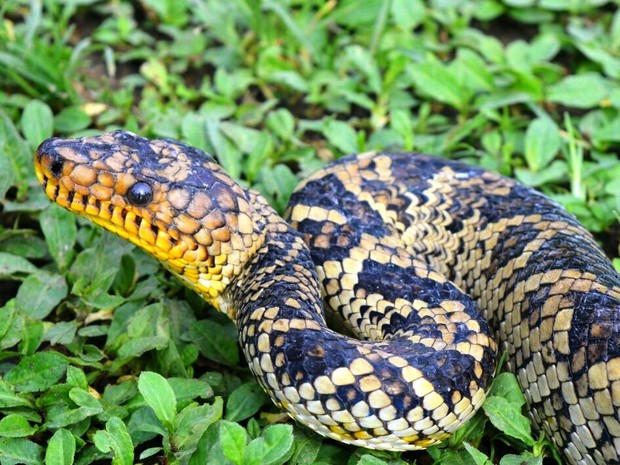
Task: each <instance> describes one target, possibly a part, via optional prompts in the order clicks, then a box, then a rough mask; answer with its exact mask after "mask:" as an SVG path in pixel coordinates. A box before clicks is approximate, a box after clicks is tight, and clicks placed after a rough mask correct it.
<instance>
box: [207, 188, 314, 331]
mask: <svg viewBox="0 0 620 465" xmlns="http://www.w3.org/2000/svg"><path fill="white" fill-rule="evenodd" d="M249 197H250V200H251V203H252V205H254V206H255V211H256V214H257V215H258V216H259V217H260V220H258V221H260V222H261V224H263V225H264V226H263V231H264V235H263V242H262V246H261V247H260V248H259V249H258V250H257V251H256V253H255V254H254V255H253V256H252V258H251V259H249V260H248V262H247V263H246V264H245V266H244V267H243V268H242V269H241V271H240V272H239V274H238V275H237V276H235V278H234V279H233V280H232V281H231V282H230V284H229V285H228V286H227V287H226V288H225V290H224V292H222V293H221V294H220V295H219V296H218V297H217V300H216V307H217V308H218V309H219V310H220V311H222V312H223V313H226V314H227V315H228V316H229V317H230V318H231V319H232V320H233V321H235V322H236V323H237V326H239V327H240V326H241V322H242V321H243V320H244V319H246V318H247V317H249V314H251V313H252V312H253V311H256V309H257V308H268V304H269V302H273V303H274V306H275V305H276V302H280V301H281V300H282V299H283V300H285V301H286V302H287V303H289V304H291V305H293V306H294V308H296V309H298V310H299V311H300V312H301V313H302V314H304V315H305V316H306V317H308V318H311V319H313V320H317V319H318V321H320V322H321V323H323V324H324V319H323V311H322V308H323V306H322V301H321V298H320V295H321V292H320V287H319V284H318V278H317V274H316V271H315V267H314V264H313V262H312V258H311V255H310V251H309V249H308V247H307V246H306V244H305V243H304V241H303V240H302V237H301V234H300V233H298V232H297V231H295V230H294V229H293V228H292V227H291V226H290V225H289V224H288V223H287V222H286V221H285V220H284V219H282V218H281V217H280V216H279V215H278V214H277V212H276V211H275V210H274V209H273V208H272V207H271V206H270V205H269V204H268V203H267V201H266V200H265V199H263V198H262V196H261V195H260V194H258V193H256V192H252V191H250V192H249ZM283 296H288V297H284V298H283Z"/></svg>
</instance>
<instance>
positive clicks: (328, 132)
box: [323, 120, 358, 155]
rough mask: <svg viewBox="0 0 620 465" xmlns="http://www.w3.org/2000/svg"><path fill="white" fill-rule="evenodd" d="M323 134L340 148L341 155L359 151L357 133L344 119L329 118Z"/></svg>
mask: <svg viewBox="0 0 620 465" xmlns="http://www.w3.org/2000/svg"><path fill="white" fill-rule="evenodd" d="M323 134H325V137H327V140H328V141H329V143H330V144H332V145H333V146H334V147H336V148H337V149H338V150H340V152H341V153H340V155H348V154H350V153H356V152H357V151H358V146H357V134H356V133H355V131H354V130H353V128H352V127H351V126H349V125H348V124H347V123H345V122H343V121H338V120H328V121H327V122H326V123H325V129H324V130H323Z"/></svg>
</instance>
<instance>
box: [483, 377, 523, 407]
mask: <svg viewBox="0 0 620 465" xmlns="http://www.w3.org/2000/svg"><path fill="white" fill-rule="evenodd" d="M489 396H498V397H503V398H505V399H507V400H508V401H509V402H510V403H511V404H514V405H516V406H517V407H522V406H523V405H525V396H524V395H523V392H522V391H521V386H520V385H519V380H518V379H517V377H516V376H515V375H514V374H513V373H508V372H505V373H500V374H499V375H497V376H496V377H495V379H494V380H493V384H492V385H491V391H490V392H489Z"/></svg>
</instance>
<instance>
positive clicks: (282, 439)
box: [246, 425, 293, 465]
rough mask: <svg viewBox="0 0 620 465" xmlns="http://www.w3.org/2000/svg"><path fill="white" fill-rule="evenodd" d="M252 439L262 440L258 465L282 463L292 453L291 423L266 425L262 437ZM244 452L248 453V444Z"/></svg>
mask: <svg viewBox="0 0 620 465" xmlns="http://www.w3.org/2000/svg"><path fill="white" fill-rule="evenodd" d="M254 441H261V442H262V446H261V449H262V452H261V457H262V458H261V461H260V462H259V464H260V465H276V464H278V465H279V464H282V463H284V462H286V461H287V460H288V459H289V458H290V456H291V455H292V453H293V427H292V426H291V425H271V426H268V427H267V428H266V429H265V431H263V435H262V437H261V438H258V439H255V440H254ZM254 441H252V442H254ZM250 444H252V443H250ZM246 452H248V453H250V446H248V449H247V450H246Z"/></svg>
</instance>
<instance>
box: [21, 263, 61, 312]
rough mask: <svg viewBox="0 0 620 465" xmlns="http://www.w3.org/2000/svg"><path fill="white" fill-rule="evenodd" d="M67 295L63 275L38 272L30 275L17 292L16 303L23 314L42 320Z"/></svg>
mask: <svg viewBox="0 0 620 465" xmlns="http://www.w3.org/2000/svg"><path fill="white" fill-rule="evenodd" d="M66 296H67V283H66V282H65V278H64V276H62V275H58V274H52V273H37V274H32V275H30V276H28V277H27V278H26V279H25V280H24V282H23V283H22V285H21V286H20V287H19V290H18V292H17V300H16V305H17V308H18V309H19V311H21V312H22V314H23V315H27V316H28V317H30V318H34V319H37V320H42V319H43V318H45V317H47V316H48V315H49V314H50V313H51V311H52V310H53V309H54V307H56V305H58V304H59V303H60V301H61V300H62V299H64V298H65V297H66Z"/></svg>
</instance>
